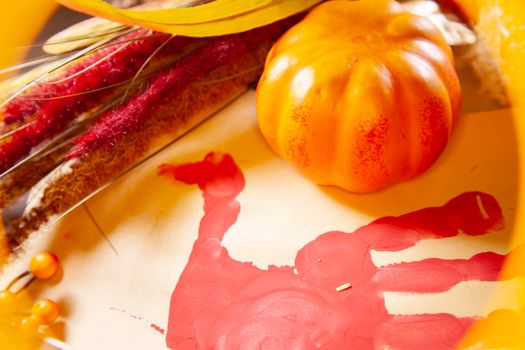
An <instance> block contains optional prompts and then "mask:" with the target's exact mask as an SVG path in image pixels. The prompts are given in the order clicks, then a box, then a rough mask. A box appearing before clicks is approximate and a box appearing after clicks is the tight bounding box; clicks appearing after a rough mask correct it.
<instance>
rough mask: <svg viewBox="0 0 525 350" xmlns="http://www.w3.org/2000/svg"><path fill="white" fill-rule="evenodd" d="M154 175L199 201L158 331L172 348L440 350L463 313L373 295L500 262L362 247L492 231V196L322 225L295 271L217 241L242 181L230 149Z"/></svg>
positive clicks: (457, 332) (463, 325)
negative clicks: (380, 261) (255, 261)
mask: <svg viewBox="0 0 525 350" xmlns="http://www.w3.org/2000/svg"><path fill="white" fill-rule="evenodd" d="M160 173H161V174H164V175H171V176H173V178H175V179H177V180H179V181H183V182H185V183H188V184H198V186H199V188H200V189H201V190H202V192H203V197H204V216H203V218H202V220H201V223H200V227H199V237H198V239H197V240H196V242H195V244H194V247H193V250H192V253H191V256H190V258H189V261H188V264H187V266H186V268H185V270H184V271H183V273H182V275H181V277H180V279H179V282H178V284H177V287H176V288H175V291H174V292H173V295H172V298H171V308H170V314H169V324H168V332H167V337H166V339H167V345H168V347H170V348H172V349H206V350H208V349H221V350H236V349H249V350H254V349H272V350H274V349H298V350H299V349H300V350H305V349H306V350H309V349H330V350H341V349H359V350H363V349H374V348H389V349H450V348H452V347H453V346H454V345H455V344H456V343H457V342H458V341H459V340H460V339H461V337H462V336H463V335H464V333H465V331H466V329H467V328H468V326H469V325H470V324H471V322H472V321H473V319H471V318H458V317H456V316H453V315H451V314H422V315H411V316H401V315H390V314H388V312H387V310H386V307H385V301H384V297H383V292H386V291H407V292H419V293H436V292H442V291H446V290H448V289H450V288H451V287H453V286H454V285H456V284H457V283H459V282H461V281H466V280H485V281H492V280H495V279H496V278H497V276H498V273H499V271H500V268H501V265H502V262H503V260H504V256H503V255H498V254H496V253H491V252H487V253H480V254H477V255H475V256H473V257H471V258H470V259H466V260H463V259H456V260H443V259H426V260H422V261H417V262H411V263H399V264H393V265H388V266H385V267H376V266H375V265H374V264H373V262H372V259H371V255H370V251H371V250H379V251H399V250H402V249H406V248H408V247H411V246H413V245H415V244H416V243H417V242H418V241H420V240H422V239H436V238H443V237H451V236H455V235H457V234H458V232H459V231H462V232H465V233H466V234H469V235H482V234H484V233H487V232H489V231H491V230H496V229H500V228H502V226H503V217H502V213H501V209H500V207H499V205H498V203H497V202H496V200H495V199H494V198H493V197H491V196H490V195H487V194H484V193H479V192H470V193H464V194H462V195H460V196H458V197H456V198H454V199H452V200H451V201H450V202H448V203H447V204H445V205H444V206H442V207H434V208H426V209H422V210H419V211H416V212H413V213H409V214H406V215H403V216H400V217H386V218H382V219H379V220H376V221H374V222H372V223H371V224H369V225H367V226H364V227H362V228H360V229H358V230H356V231H355V232H353V233H344V232H328V233H325V234H323V235H321V236H319V237H318V238H317V239H315V240H314V241H312V242H310V243H308V244H307V245H306V246H305V247H304V248H302V249H301V250H300V251H299V252H298V253H297V256H296V259H295V268H294V267H291V266H288V267H275V266H271V267H269V268H268V269H267V270H261V269H259V268H257V267H255V266H254V265H252V264H251V263H248V262H240V261H236V260H234V259H232V258H231V257H230V256H229V255H228V251H227V250H226V248H224V247H223V246H222V238H223V236H224V234H225V233H226V231H227V230H228V229H229V227H231V225H233V224H234V223H235V221H236V219H237V215H238V214H239V211H240V204H239V202H238V201H237V200H236V196H237V195H238V194H239V193H240V192H241V191H242V189H243V188H244V185H245V182H244V177H243V175H242V173H241V171H240V169H239V168H238V167H237V166H236V164H235V163H234V161H233V159H232V158H231V157H230V156H228V155H217V154H213V153H210V154H208V155H207V156H206V158H205V159H204V160H203V161H201V162H197V163H192V164H186V165H181V166H169V165H165V166H162V167H161V169H160Z"/></svg>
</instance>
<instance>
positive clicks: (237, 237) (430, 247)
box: [0, 92, 520, 349]
mask: <svg viewBox="0 0 525 350" xmlns="http://www.w3.org/2000/svg"><path fill="white" fill-rule="evenodd" d="M254 101H255V93H254V92H249V93H247V94H245V95H244V96H242V97H241V98H240V99H238V100H237V101H235V102H234V103H233V104H232V105H230V106H229V107H228V108H226V109H225V110H223V111H222V112H220V113H219V114H218V115H216V116H215V117H213V118H212V119H211V120H209V121H208V122H206V123H205V124H203V125H201V126H200V127H199V128H197V129H196V130H194V131H193V132H191V133H190V134H188V135H187V136H186V137H184V138H183V139H182V140H181V141H179V142H177V143H176V144H175V145H173V146H172V147H170V148H169V149H168V150H166V151H164V152H163V153H161V154H160V155H158V156H156V157H154V158H152V159H150V160H149V161H148V162H146V163H145V164H144V165H142V166H141V167H139V168H138V169H136V170H135V171H133V172H131V173H130V174H129V175H127V176H126V177H124V178H123V179H121V180H119V181H118V182H117V183H115V184H113V185H112V186H111V187H110V188H108V189H107V190H105V191H104V192H102V193H101V194H99V195H97V196H96V197H94V198H93V199H91V200H90V201H88V202H87V207H88V208H89V211H90V212H91V214H92V215H93V217H94V218H95V220H96V222H97V223H98V225H99V226H100V228H101V229H102V231H103V232H104V233H105V235H106V236H107V239H108V240H109V241H110V242H111V244H112V246H113V247H114V249H115V250H113V248H112V247H111V246H110V244H108V242H107V241H106V240H105V239H104V238H103V236H102V235H101V233H100V232H99V231H98V230H97V228H96V226H95V224H94V223H93V221H92V220H91V219H90V217H89V216H88V215H87V212H86V208H85V207H80V208H78V209H77V210H75V211H74V212H72V213H71V214H70V215H68V216H67V217H66V218H65V219H63V220H62V221H61V222H59V223H57V224H55V225H54V226H52V227H51V228H49V229H47V230H45V231H44V232H40V233H39V234H37V235H34V236H33V238H32V239H31V241H30V243H29V244H28V246H27V249H26V251H25V252H24V253H23V254H22V255H21V256H20V257H19V258H18V259H17V260H15V261H14V262H13V263H11V264H10V265H9V266H7V269H6V271H5V273H4V274H3V275H2V276H1V278H0V285H5V284H6V283H7V282H8V281H9V280H10V279H11V278H12V277H14V276H15V275H16V274H18V273H20V272H21V271H23V270H24V269H25V266H27V263H28V260H29V258H30V257H31V256H32V255H33V254H35V253H36V252H38V251H41V250H49V251H52V252H54V253H56V254H57V255H58V256H59V257H60V259H61V261H62V264H63V268H64V274H63V278H62V280H61V281H60V282H59V283H57V284H54V285H49V284H47V283H45V282H43V283H35V284H34V285H33V286H31V288H30V293H31V294H32V295H33V296H34V297H35V298H36V297H38V298H45V297H47V298H50V299H53V300H56V301H58V302H59V304H60V306H61V309H62V314H63V317H62V318H61V320H60V323H59V324H58V325H56V326H54V327H55V328H57V331H58V332H59V333H62V334H63V337H64V339H65V341H66V342H67V343H68V344H69V345H70V346H72V348H74V349H163V348H165V342H164V336H163V335H162V334H160V333H159V332H158V331H156V330H155V329H153V328H152V327H151V325H152V324H155V325H158V326H159V327H161V328H164V329H165V328H166V324H167V319H168V312H169V300H170V295H171V292H172V291H173V289H174V287H175V285H176V283H177V280H178V277H179V275H180V273H181V272H182V270H183V268H184V266H185V264H186V262H187V260H188V256H189V253H190V251H191V248H192V245H193V242H194V240H195V239H196V238H197V229H198V225H199V220H200V218H201V216H202V213H203V211H202V204H203V201H202V198H201V193H200V191H199V190H198V188H197V187H196V186H193V187H192V186H188V185H184V184H179V183H175V182H173V181H171V180H169V179H167V178H164V177H162V178H161V177H158V176H157V175H156V172H157V167H158V166H159V165H160V164H162V163H184V162H193V161H198V160H201V159H202V158H203V157H204V155H205V154H206V153H208V152H210V151H220V152H227V153H230V154H231V155H232V156H233V157H234V159H235V160H236V162H237V163H238V164H239V166H240V167H241V169H242V170H243V172H244V175H245V177H246V188H245V190H244V191H243V192H242V193H241V195H240V197H239V200H240V202H241V213H240V216H239V219H238V222H237V223H236V224H235V225H234V226H233V227H232V228H231V229H230V230H229V232H228V233H227V234H226V237H225V240H224V245H225V246H226V247H227V248H228V250H229V252H230V255H231V256H232V257H233V258H234V259H236V260H242V261H253V262H254V263H255V264H256V265H257V266H259V267H266V266H267V265H268V264H274V265H285V264H293V259H294V257H295V253H296V252H297V250H298V249H300V248H301V247H302V246H303V245H304V244H306V243H307V242H309V241H311V240H313V239H315V238H316V237H317V236H318V235H320V234H322V233H324V232H327V231H332V230H342V231H345V232H351V231H353V230H354V229H356V228H358V227H359V226H362V225H364V224H367V223H368V222H370V221H371V220H373V219H375V218H378V217H382V216H388V215H400V214H403V213H407V212H410V211H413V210H417V209H420V208H423V207H428V206H436V205H442V204H444V203H445V202H447V201H448V200H449V199H451V198H453V197H455V196H456V195H459V194H460V193H463V192H466V191H472V190H476V191H484V192H487V193H489V194H491V195H493V196H494V197H496V199H497V200H498V201H499V203H500V205H501V206H502V208H503V213H504V216H505V219H506V222H507V228H506V229H505V230H503V231H500V232H497V233H493V234H490V235H487V236H483V237H467V236H465V235H460V236H458V237H455V238H448V239H442V240H434V241H423V242H421V243H420V244H417V245H416V246H415V247H413V248H410V249H407V250H405V251H402V252H395V253H387V252H381V253H379V252H375V253H374V255H373V258H374V262H375V263H376V264H377V265H383V264H386V263H390V262H398V261H413V260H419V259H422V258H428V257H440V258H458V257H461V258H466V257H470V256H472V255H473V254H475V253H476V252H479V251H495V252H499V253H504V252H506V251H507V249H506V245H507V241H508V239H509V237H510V233H511V232H512V226H513V220H514V215H515V214H516V213H515V209H514V208H515V206H516V195H517V172H518V169H517V156H516V152H517V147H516V142H515V138H514V129H513V124H512V116H511V113H510V111H509V110H500V111H492V112H483V113H473V114H467V115H464V116H462V118H461V121H460V123H459V125H458V128H457V129H456V130H455V132H454V133H453V136H452V139H451V141H450V143H449V145H448V147H447V149H446V151H445V152H444V154H443V155H442V157H441V158H440V159H439V160H438V162H437V163H436V164H435V165H434V166H433V167H432V168H431V169H430V170H429V171H427V172H426V173H425V174H423V175H422V176H420V177H418V178H417V179H415V180H413V181H410V182H406V183H402V184H398V185H395V186H392V187H390V188H388V189H386V190H384V191H381V192H378V193H375V194H369V195H355V194H350V193H346V192H344V191H342V190H339V189H337V188H328V187H319V186H316V185H315V184H313V183H311V182H309V181H308V180H306V179H304V178H302V177H301V176H300V175H299V174H298V173H297V172H295V170H294V169H292V168H291V167H290V166H289V165H288V164H287V163H286V162H284V161H283V160H281V159H280V158H278V157H277V156H276V155H275V154H274V153H273V152H272V151H271V149H270V148H269V147H268V146H267V145H266V143H265V141H264V139H263V138H262V136H261V135H260V133H259V131H258V129H257V122H256V117H255V103H254ZM498 284H499V285H501V284H505V285H507V286H508V287H510V288H508V290H509V294H507V295H503V296H501V297H500V298H499V299H498V300H495V301H494V302H493V304H492V305H486V301H487V300H488V297H489V295H490V293H491V292H492V291H493V290H494V288H495V287H496V286H497V285H498ZM519 287H520V286H519V285H518V284H517V282H513V281H509V282H467V283H461V284H460V285H459V286H457V287H455V288H454V289H452V290H451V291H450V292H447V293H443V294H438V295H418V296H414V295H406V294H400V293H389V294H387V295H386V304H387V308H388V310H389V311H390V312H391V313H397V314H413V313H422V312H450V313H454V314H456V315H459V316H473V315H478V314H479V315H484V314H486V313H487V312H489V311H490V310H491V309H494V308H496V307H512V306H514V305H515V303H516V300H515V299H514V297H513V294H512V293H511V291H512V290H514V289H516V288H519Z"/></svg>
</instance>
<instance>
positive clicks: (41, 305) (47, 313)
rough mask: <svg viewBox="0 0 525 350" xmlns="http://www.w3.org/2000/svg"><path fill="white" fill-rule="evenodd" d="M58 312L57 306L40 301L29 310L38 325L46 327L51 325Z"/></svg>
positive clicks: (47, 301)
mask: <svg viewBox="0 0 525 350" xmlns="http://www.w3.org/2000/svg"><path fill="white" fill-rule="evenodd" d="M59 314H60V311H59V310H58V305H57V304H56V303H55V302H54V301H51V300H48V299H42V300H38V301H36V302H35V303H34V304H33V307H32V308H31V315H32V316H33V317H34V318H35V319H36V320H37V321H38V322H39V323H40V324H43V325H46V326H49V325H51V324H53V323H54V322H55V321H56V319H57V318H58V315H59Z"/></svg>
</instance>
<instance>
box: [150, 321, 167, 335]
mask: <svg viewBox="0 0 525 350" xmlns="http://www.w3.org/2000/svg"><path fill="white" fill-rule="evenodd" d="M150 327H151V328H153V329H154V330H156V331H157V332H159V333H160V334H162V335H164V334H166V330H165V329H164V328H162V327H159V326H157V325H156V324H155V323H152V324H150Z"/></svg>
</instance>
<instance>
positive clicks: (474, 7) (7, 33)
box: [0, 0, 525, 349]
mask: <svg viewBox="0 0 525 350" xmlns="http://www.w3.org/2000/svg"><path fill="white" fill-rule="evenodd" d="M370 1H373V0H370ZM458 2H460V3H462V6H463V8H464V10H465V11H466V13H467V14H468V16H469V18H471V19H472V20H473V22H474V23H476V22H477V21H478V20H479V18H480V17H483V16H486V15H487V14H488V13H490V11H499V10H500V9H501V10H502V11H503V12H502V14H501V15H500V16H497V17H498V21H495V22H494V23H493V27H492V28H489V30H493V31H494V33H493V34H496V35H497V36H498V38H499V39H501V41H500V44H501V46H498V47H495V48H494V49H495V53H496V56H498V58H499V59H500V67H501V70H502V72H503V74H504V76H505V77H506V78H507V79H508V84H507V88H508V90H509V94H510V96H511V99H512V102H513V107H514V109H513V112H514V121H515V127H516V132H517V142H518V156H519V163H520V174H519V177H520V178H519V189H521V188H522V187H523V186H525V172H523V171H522V170H521V169H522V165H521V164H524V163H525V108H520V107H521V106H525V59H524V58H525V57H524V56H525V54H524V53H523V51H524V48H523V47H522V45H525V30H523V29H522V28H520V26H525V2H524V1H523V0H458ZM56 7H57V5H56V3H55V1H54V0H18V1H9V2H7V1H2V2H1V4H0V48H1V52H0V68H3V67H6V66H8V65H10V64H14V63H16V62H18V61H20V60H21V59H22V58H23V57H24V55H25V54H26V52H27V49H23V48H20V46H22V45H28V44H30V43H32V42H33V41H34V39H35V37H36V36H37V35H38V33H39V30H40V28H42V26H43V25H44V23H46V21H47V20H48V19H49V16H50V15H51V14H52V13H53V11H54V10H55V9H56ZM483 29H486V28H483ZM502 156H504V155H502ZM523 208H525V194H524V193H523V191H519V194H518V209H517V210H518V215H517V218H516V224H515V228H514V235H513V241H512V246H513V247H517V249H515V252H514V253H513V254H511V255H510V258H509V259H508V261H507V264H506V267H505V270H504V274H505V275H506V276H518V277H520V278H524V279H525V248H521V247H525V213H523ZM524 326H525V293H524V294H523V295H521V309H520V310H517V312H516V313H499V314H496V315H492V316H491V317H489V319H488V320H486V321H483V322H480V323H478V324H476V326H475V327H474V328H473V330H472V332H471V333H470V334H469V335H468V336H467V337H466V339H465V344H464V345H472V344H475V343H476V342H477V341H478V340H480V339H483V340H484V341H485V342H486V346H487V347H489V348H496V347H499V348H517V349H523V348H525V334H523V333H524V332H522V331H521V330H522V329H523V327H524ZM0 333H1V330H0ZM5 345H7V344H5ZM5 345H3V344H2V339H1V337H0V348H9V347H8V346H5Z"/></svg>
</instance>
